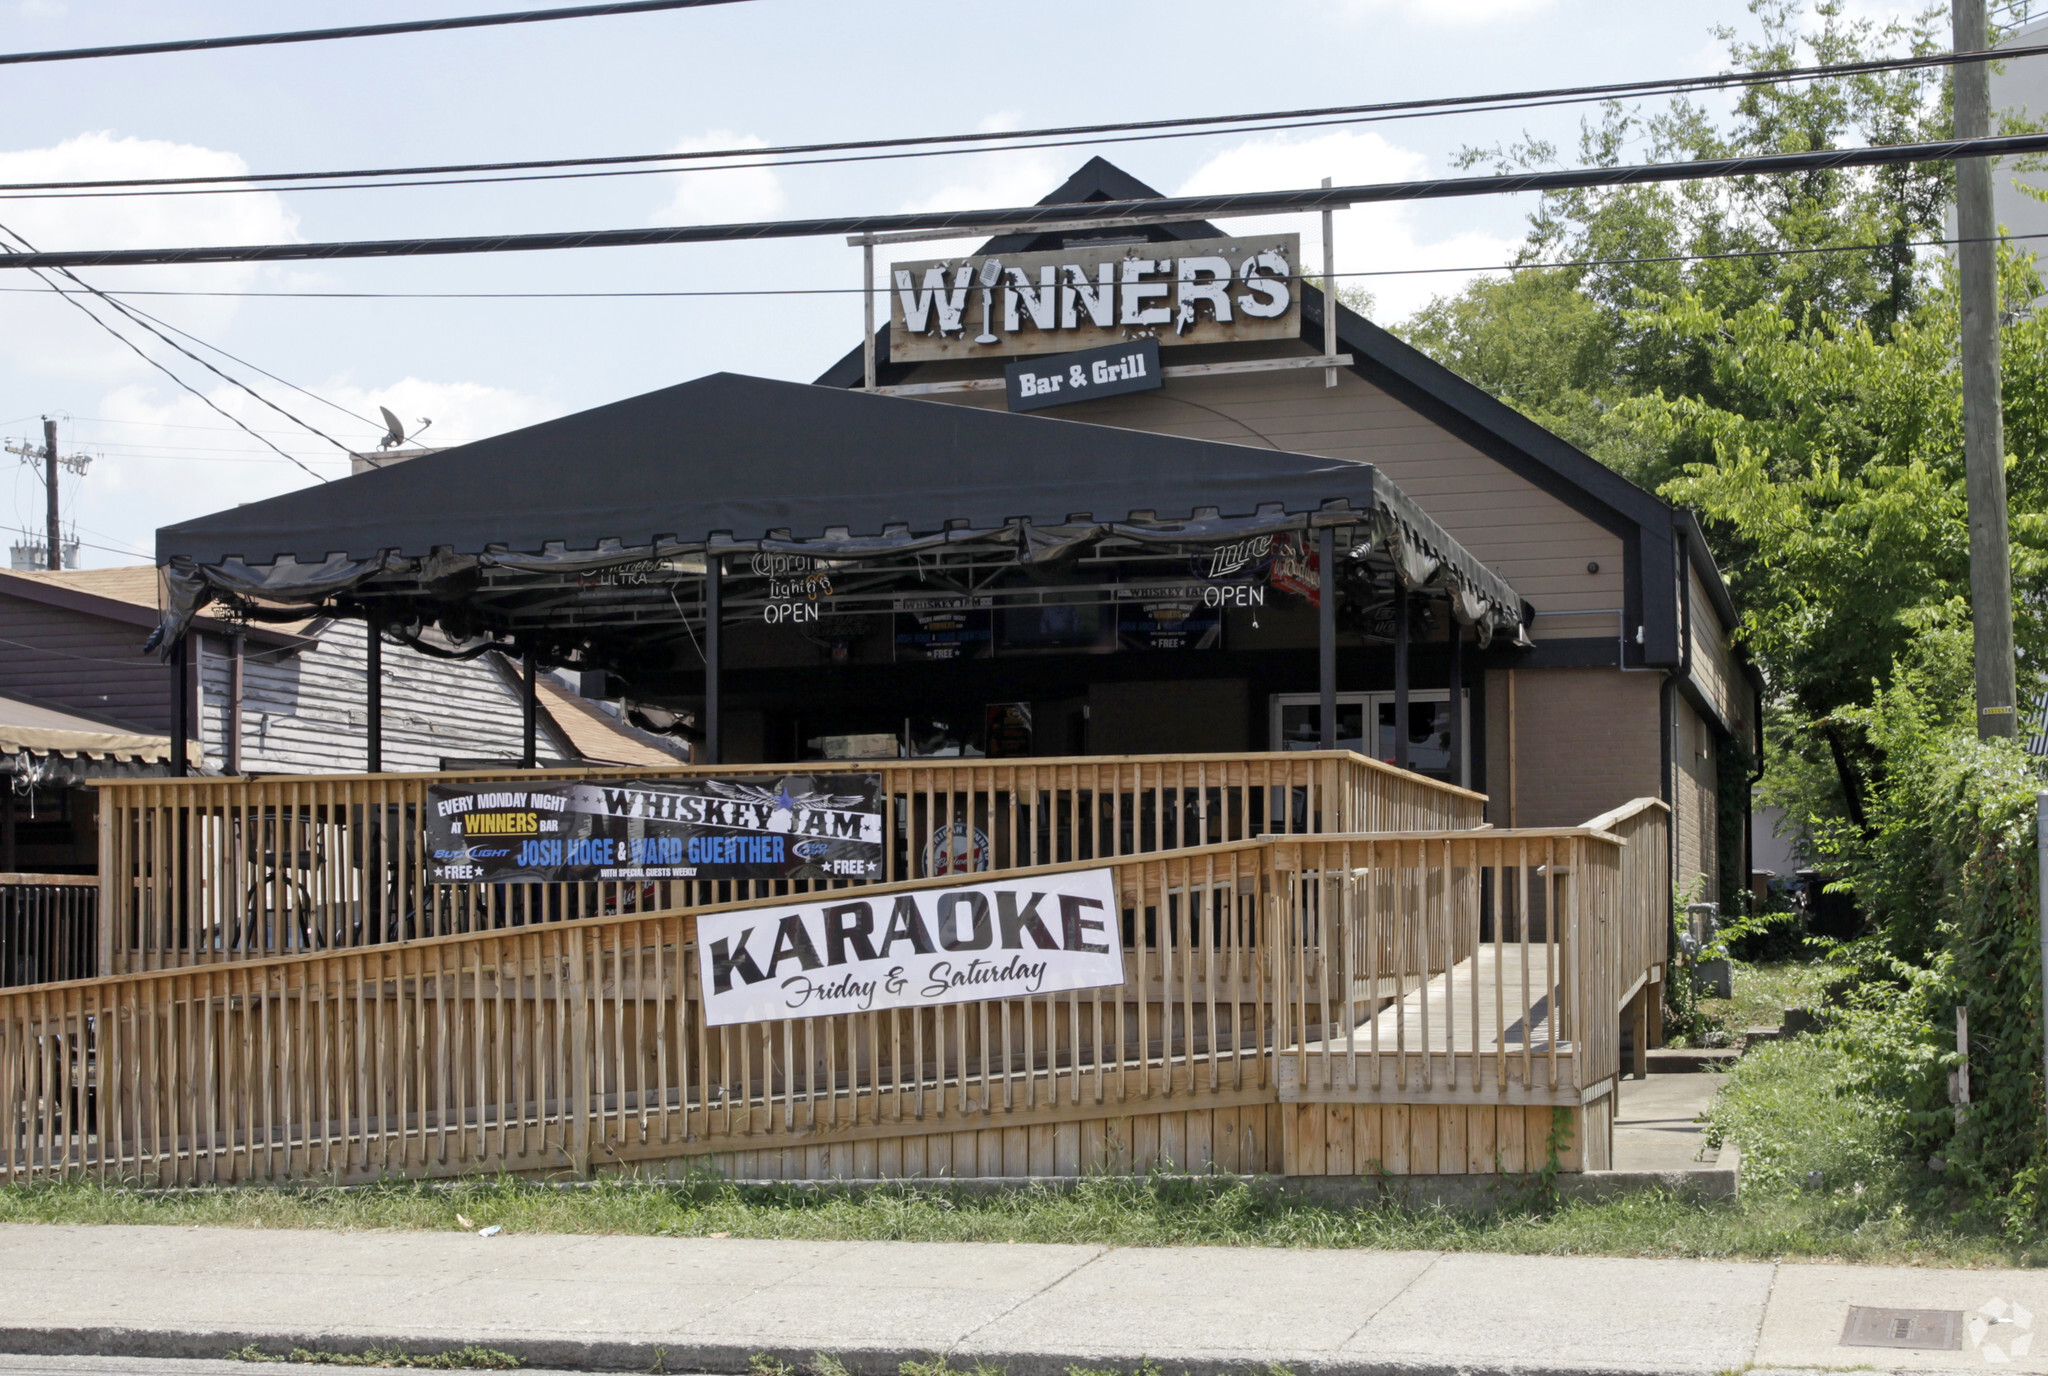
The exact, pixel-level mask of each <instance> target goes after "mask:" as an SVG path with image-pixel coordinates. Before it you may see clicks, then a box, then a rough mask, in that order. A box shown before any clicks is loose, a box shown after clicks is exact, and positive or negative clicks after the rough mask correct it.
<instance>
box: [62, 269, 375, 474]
mask: <svg viewBox="0 0 2048 1376" xmlns="http://www.w3.org/2000/svg"><path fill="white" fill-rule="evenodd" d="M65 275H66V276H70V274H69V273H66V274H65ZM72 280H73V281H74V282H75V281H77V280H78V279H77V278H75V277H73V278H72ZM123 294H124V295H125V293H123ZM108 299H109V300H112V299H113V298H112V297H108ZM126 309H127V311H128V312H129V313H130V314H131V315H137V316H140V317H142V319H144V320H149V321H154V322H155V323H156V324H159V325H161V326H163V327H164V328H165V329H167V330H169V331H170V332H171V333H172V334H175V335H180V336H182V337H183V338H186V339H189V340H191V341H192V342H193V343H194V344H197V345H198V346H199V347H200V348H202V349H210V350H212V351H213V352H214V353H217V354H219V355H220V356H221V357H222V358H225V359H227V360H229V361H230V362H233V363H239V364H241V365H242V366H243V367H244V368H247V369H249V370H250V371H251V372H255V373H261V374H263V376H265V377H267V378H269V379H270V380H271V381H272V382H275V383H277V384H278V385H279V386H280V387H289V388H291V389H292V390H293V391H294V392H297V393H298V394H299V395H300V396H304V397H311V398H312V399H313V400H314V401H317V402H319V403H320V404H321V405H322V406H328V407H332V408H333V409H334V410H336V411H339V412H341V413H342V414H343V415H344V416H347V417H349V418H350V419H351V420H359V421H361V422H362V423H363V424H365V425H369V426H374V427H376V428H378V429H382V428H383V425H382V423H381V422H378V421H374V420H371V419H370V418H369V417H368V416H365V415H360V414H358V413H356V412H354V411H351V410H349V409H348V408H347V407H346V406H343V405H342V404H341V403H340V402H338V401H329V400H328V399H327V398H326V397H323V396H321V395H320V394H319V393H318V392H310V391H307V390H306V389H305V388H304V387H301V386H299V384H298V383H296V382H292V381H289V380H287V379H285V378H281V377H279V376H278V375H277V374H276V373H273V372H271V371H270V370H269V369H268V368H264V367H260V366H258V365H257V364H254V363H251V362H250V361H249V360H248V359H246V358H238V357H236V356H235V355H234V354H231V353H229V352H228V351H227V350H226V349H223V348H222V347H221V346H220V345H218V344H209V343H208V342H207V341H205V340H204V339H201V338H200V337H199V336H198V335H196V334H193V333H191V332H190V331H188V330H181V329H179V328H178V327H177V326H176V325H173V324H172V323H171V322H170V321H168V320H161V319H158V318H157V317H156V316H154V315H151V314H150V313H149V312H148V311H145V310H143V309H142V308H141V307H140V306H128V307H126ZM201 362H202V363H203V362H204V360H201ZM214 371H215V372H216V373H219V370H218V369H215V370H214ZM223 376H224V374H223ZM266 404H267V403H266ZM271 409H272V410H277V408H276V407H272V408H271ZM279 414H283V413H282V412H280V413H279ZM293 419H296V418H293ZM299 424H300V426H301V428H303V429H307V430H312V429H313V427H312V426H310V425H306V424H305V423H304V422H299ZM313 433H314V434H316V435H318V434H320V432H319V431H317V430H314V431H313ZM321 438H322V439H326V438H327V437H326V436H325V435H321ZM329 443H334V444H339V443H340V442H339V441H338V440H330V441H329ZM342 448H343V450H344V451H345V452H346V451H347V446H346V445H343V446H342Z"/></svg>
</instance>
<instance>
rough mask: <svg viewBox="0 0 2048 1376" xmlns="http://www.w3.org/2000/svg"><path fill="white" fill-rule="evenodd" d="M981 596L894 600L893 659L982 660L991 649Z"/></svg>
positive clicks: (988, 615) (990, 624)
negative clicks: (894, 647)
mask: <svg viewBox="0 0 2048 1376" xmlns="http://www.w3.org/2000/svg"><path fill="white" fill-rule="evenodd" d="M989 606H990V603H989V599H987V598H985V597H904V598H898V599H897V601H896V658H897V659H899V660H910V661H913V662H920V663H931V662H934V661H941V660H949V659H986V658H988V656H989V655H990V653H991V652H992V651H993V650H994V648H995V636H994V624H995V622H994V618H995V613H994V612H992V611H990V610H989Z"/></svg>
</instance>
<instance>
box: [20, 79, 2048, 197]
mask: <svg viewBox="0 0 2048 1376" xmlns="http://www.w3.org/2000/svg"><path fill="white" fill-rule="evenodd" d="M2042 55H2048V44H2036V45H2030V46H2023V47H2013V48H2008V49H2004V50H2002V51H1999V52H1995V53H1981V52H1978V53H1930V54H1925V55H1921V56H1914V57H1898V58H1873V59H1871V60H1869V61H1866V62H1847V63H1836V64H1832V65H1827V64H1823V65H1815V66H1806V67H1779V68H1773V69H1771V70H1768V71H1762V72H1725V73H1719V74H1715V75H1710V76H1690V77H1659V78H1655V79H1645V80H1638V81H1621V82H1610V83H1607V84H1604V85H1580V86H1553V87H1546V88H1539V89H1535V90H1526V91H1499V92H1494V93H1491V94H1486V95H1475V96H1438V97H1431V98H1427V99H1419V100H1394V101H1377V102H1373V103H1370V104H1364V105H1325V106H1314V107H1310V108H1307V109H1296V110H1266V111H1260V112H1254V113H1239V114H1223V115H1189V116H1181V117H1175V118H1169V119H1151V120H1125V121H1120V122H1115V123H1105V124H1067V125H1053V126H1049V127H1046V128H1040V129H1013V130H1008V131H988V130H981V131H976V132H972V133H953V134H927V135H920V136H915V137H912V136H905V137H900V138H887V139H853V140H844V141H840V142H833V143H793V144H783V145H779V146H776V147H770V148H719V149H694V150H688V151H673V152H665V153H628V154H616V155H609V156H601V157H582V158H536V159H526V160H523V161H517V162H473V163H440V164H428V165H424V166H413V167H381V168H380V167H370V168H347V169H341V170H330V171H325V172H256V173H243V174H240V175H231V174H223V175H217V176H207V177H143V178H116V179H109V180H98V181H66V182H10V183H0V192H28V191H88V190H102V189H109V188H120V187H185V186H208V185H219V184H232V188H233V189H239V190H247V189H251V188H261V187H263V186H267V185H275V184H277V183H282V182H323V181H347V180H360V179H365V178H387V177H443V176H467V175H468V174H478V173H493V172H534V171H546V170H549V169H557V168H571V167H619V166H627V165H632V164H644V163H684V162H720V163H721V164H726V163H729V161H730V160H731V159H736V158H749V159H757V160H759V159H774V158H792V157H796V156H798V155H804V154H820V153H862V152H872V151H876V150H887V149H901V148H916V147H921V146H933V147H936V146H943V145H960V144H1010V145H1014V146H1011V147H1004V148H999V149H997V150H996V151H1000V152H1019V151H1025V150H1027V149H1031V148H1041V147H1065V146H1071V145H1065V144H1040V143H1020V142H1018V141H1019V140H1035V139H1054V138H1062V139H1063V138H1072V137H1074V136H1077V135H1098V134H1129V133H1144V132H1148V131H1154V130H1174V129H1188V128H1193V127H1195V126H1233V125H1244V124H1265V125H1270V126H1271V127H1272V128H1274V129H1290V128H1300V127H1303V126H1302V125H1301V124H1298V123H1297V124H1280V123H1275V121H1281V120H1288V121H1329V122H1331V123H1333V124H1345V123H1354V122H1361V121H1359V120H1354V119H1351V118H1346V117H1352V116H1362V117H1376V118H1400V117H1414V116H1419V115H1427V114H1458V113H1489V114H1490V113H1496V112H1498V111H1502V110H1513V109H1523V108H1529V107H1530V106H1533V105H1539V104H1563V103H1579V102H1584V101H1593V100H1609V99H1613V98H1614V97H1616V96H1622V95H1636V96H1644V95H1677V94H1682V93H1684V92H1687V91H1694V90H1708V89H1717V88H1726V87H1731V86H1758V85H1770V84H1772V83H1775V82H1779V81H1807V80H1827V79H1832V78H1840V77H1848V76H1866V75H1873V74H1880V73H1884V72H1892V71H1904V70H1908V69H1913V68H1924V67H1940V66H1953V65H1955V64H1957V63H1968V62H1983V61H1992V60H2000V61H2002V60H2007V59H2013V58H2023V57H2035V56H2042ZM1217 132H1222V133H1260V132H1265V131H1263V130H1257V129H1250V130H1246V129H1234V128H1223V129H1220V130H1218V131H1217ZM1102 141H1103V142H1113V141H1119V140H1108V139H1105V140H1102ZM906 156H925V155H923V154H908V155H906ZM799 165H804V164H795V163H787V162H781V163H777V162H764V161H751V162H741V163H732V164H730V165H729V166H727V165H722V166H721V167H720V168H718V169H717V170H722V171H723V170H734V169H736V168H749V167H763V166H799ZM654 170H657V171H665V170H677V169H660V168H657V169H654ZM475 180H478V181H479V182H480V183H481V182H482V181H483V180H486V179H482V178H477V179H475ZM488 180H508V179H488ZM435 184H437V183H417V182H409V183H403V185H435ZM306 189H312V190H334V189H342V190H346V189H351V188H346V187H343V188H331V187H315V188H306Z"/></svg>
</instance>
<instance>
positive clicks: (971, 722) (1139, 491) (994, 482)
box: [158, 374, 1532, 783]
mask: <svg viewBox="0 0 2048 1376" xmlns="http://www.w3.org/2000/svg"><path fill="white" fill-rule="evenodd" d="M158 562H159V563H160V564H161V565H162V566H163V568H164V571H165V575H166V578H167V581H168V585H169V589H170V606H169V609H168V611H167V612H166V614H165V617H164V621H163V624H162V626H161V628H160V630H159V634H158V641H159V643H160V645H161V646H162V647H163V648H164V649H165V650H166V652H167V653H169V654H170V655H172V656H173V657H175V656H177V655H178V654H179V652H180V651H179V646H180V644H181V643H182V640H181V637H182V633H183V631H184V628H185V627H186V625H187V624H188V623H189V622H190V620H191V618H192V617H193V616H194V615H196V614H197V613H198V612H199V611H200V609H201V608H207V609H209V611H210V613H211V614H213V615H216V616H226V617H229V618H231V619H232V618H235V617H243V618H248V619H252V620H263V619H266V618H272V617H282V616H291V617H294V618H299V617H304V616H305V615H306V614H307V612H308V610H309V609H313V608H318V609H319V610H321V611H322V612H324V613H325V614H329V615H340V616H352V617H359V618H362V619H364V620H366V621H368V622H370V623H371V624H372V625H374V626H376V627H377V628H378V629H379V631H380V632H381V635H382V637H387V638H389V639H390V640H392V641H394V642H402V643H404V644H408V645H411V646H414V647H416V648H418V649H421V650H423V651H426V652H428V653H433V654H444V655H463V656H467V655H474V654H482V653H485V652H487V651H490V650H494V649H495V650H501V651H509V652H511V653H513V654H516V655H517V656H519V657H520V658H521V660H522V662H523V663H524V664H525V665H526V670H527V680H528V682H529V684H531V683H532V682H533V680H534V677H535V675H536V674H537V672H538V671H539V670H540V669H542V668H559V669H566V670H570V671H574V672H580V673H602V674H605V675H607V676H609V681H610V682H611V683H612V684H614V685H615V686H616V687H617V689H618V691H619V692H621V693H622V694H623V695H624V696H625V697H627V698H628V699H629V700H631V701H633V702H634V703H636V704H640V705H642V706H644V707H648V708H655V709H660V710H664V711H667V712H672V713H677V714H681V715H682V716H683V717H684V718H685V719H686V721H688V722H689V723H690V724H691V727H692V730H693V733H694V745H695V755H694V759H695V761H696V762H699V763H779V762H794V761H801V760H808V759H863V758H866V759H873V758H933V757H954V758H959V757H974V756H989V757H1003V756H1038V757H1044V756H1056V755H1081V754H1087V755H1103V754H1109V755H1119V754H1150V753H1160V752H1185V751H1202V750H1210V751H1218V750H1221V751H1233V752H1241V751H1245V750H1253V751H1257V750H1269V749H1280V750H1285V749H1318V748H1320V749H1333V748H1347V749H1356V750H1360V751H1361V752H1362V753H1366V754H1368V755H1372V756H1374V757H1377V758H1381V759H1385V760H1388V761H1390V762H1392V763H1395V764H1397V765H1401V766H1404V767H1415V768H1418V769H1421V770H1423V771H1424V772H1427V773H1430V774H1432V775H1433V776H1435V777H1437V778H1440V779H1443V780H1444V781H1446V782H1453V783H1460V782H1464V781H1465V780H1466V779H1467V777H1468V775H1469V754H1470V749H1471V741H1472V725H1471V710H1470V707H1469V706H1468V698H1467V694H1466V692H1465V685H1466V683H1467V681H1468V678H1470V677H1471V669H1470V666H1468V664H1467V663H1466V660H1467V652H1468V650H1474V651H1476V650H1484V649H1486V648H1487V647H1488V646H1490V645H1493V644H1495V643H1496V642H1497V641H1498V642H1501V643H1509V644H1512V643H1520V642H1522V641H1523V640H1524V637H1525V633H1526V626H1527V624H1528V621H1529V618H1530V616H1531V615H1532V610H1531V609H1530V608H1529V607H1527V606H1526V604H1525V603H1524V602H1523V600H1522V599H1521V597H1520V596H1518V595H1517V594H1516V593H1515V591H1514V590H1513V589H1512V588H1511V587H1510V586H1509V585H1508V584H1507V583H1506V581H1505V580H1503V579H1502V578H1501V577H1499V576H1498V575H1497V574H1495V573H1494V572H1493V571H1492V570H1490V569H1488V568H1487V567H1486V566H1485V565H1484V564H1482V563H1481V562H1480V561H1479V560H1478V559H1476V558H1475V557H1473V556H1472V555H1471V554H1470V553H1469V552H1468V551H1467V550H1465V549H1464V548H1463V547H1462V546H1460V545H1459V544H1458V542H1457V541H1455V540H1454V539H1452V538H1451V537H1450V536H1449V535H1448V534H1446V532H1445V531H1444V530H1443V528H1442V527H1441V526H1439V525H1438V524H1437V523H1436V522H1435V521H1434V520H1432V519H1431V518H1430V516H1429V515H1428V514H1427V513H1426V512H1425V511H1423V510H1422V509H1421V507H1420V506H1418V505H1417V504H1416V503H1414V502H1413V501H1411V500H1409V499H1408V498H1407V497H1406V496H1405V495H1404V494H1403V493H1402V492H1401V491H1400V490H1399V489H1398V488H1396V487H1395V486H1394V485H1393V484H1392V483H1390V482H1389V481H1388V480H1387V479H1386V478H1385V476H1384V475H1383V474H1381V473H1379V472H1377V471H1376V470H1375V469H1374V468H1373V467H1371V466H1370V465H1367V464H1360V463H1354V462H1347V461H1343V460H1333V459H1326V458H1315V457H1311V456H1306V455H1299V454H1289V453H1284V452H1277V451H1273V450H1262V449H1258V448H1254V447H1250V446H1246V445H1237V444H1223V443H1217V442H1214V441H1207V440H1195V439H1186V438H1180V437H1173V436H1164V435H1156V434H1148V433H1143V432H1138V431H1126V430H1117V429H1111V428H1108V427H1104V426H1096V425H1085V424H1076V423H1073V422H1068V421H1061V420H1054V419H1045V418H1041V417H1036V416H1024V415H1009V414H1005V413H1000V412H988V411H974V410H963V409H961V408H957V407H948V406H944V405H940V404H937V403H933V402H926V401H918V400H912V399H907V398H900V397H887V396H871V395H864V394H856V393H848V392H845V391H840V390H837V389H832V388H826V387H815V386H803V385H797V384H791V383H782V382H773V381H767V380H763V379H759V378H750V377H742V376H737V375H732V374H718V375H714V376H711V377H707V378H702V379H699V380H697V381H695V382H691V383H686V384H684V385H682V386H679V387H673V388H669V389H666V390H664V391H661V392H655V393H650V394H648V395H646V396H642V397H636V398H632V399H629V400H626V401H622V402H618V403H615V404H613V405H610V406H604V407H600V408H598V409H596V410H594V411H590V412H586V413H583V414H581V415H577V416H570V417H566V418H564V419H562V420H559V421H552V422H548V423H546V424H543V425H538V426H532V427H529V428H527V429H525V430H520V431H516V432H513V433H511V434H508V435H503V436H499V437H497V438H495V439H490V440H485V441H481V442H479V443H476V444H471V445H466V446H463V447H462V448H459V449H455V450H450V451H444V452H442V453H439V454H435V455H432V456H429V457H425V458H421V459H415V460H412V461H409V462H407V463H404V464H401V465H395V466H392V467H389V468H385V469H380V470H377V471H372V472H367V473H363V474H359V475H357V476H355V477H352V478H349V479H347V480H345V481H342V482H337V483H334V484H330V485H328V486H326V487H323V488H317V489H308V490H305V491H301V492H296V493H292V494H289V495H286V496H283V497H278V498H274V499H271V500H269V501H264V502H257V503H252V504H250V505H247V506H242V507H237V508H234V509H233V510H230V511H225V512H221V513H219V514H217V515H214V516H210V517H206V518H204V519H202V520H198V521H192V522H187V523H185V524H182V525H178V526H173V527H169V528H166V529H165V530H163V531H160V532H159V537H158ZM1474 658H1476V656H1474ZM1362 689H1364V690H1372V691H1374V692H1377V693H1378V694H1379V698H1380V699H1381V700H1378V701H1368V700H1366V699H1365V698H1364V697H1363V696H1362V695H1361V694H1360V691H1359V690H1362ZM378 692H379V684H378V682H377V679H376V676H375V675H374V674H373V675H372V678H371V681H370V683H369V685H368V694H367V695H368V696H369V697H370V699H371V701H370V703H369V706H370V708H371V711H370V716H369V720H370V730H371V732H372V755H373V757H374V755H375V740H376V735H375V733H376V732H377V731H378V730H379V717H380V708H379V704H378V701H377V697H378ZM1454 704H1455V705H1454ZM1368 717H1371V718H1372V720H1370V721H1368ZM530 742H531V733H530V732H529V743H530ZM531 758H532V756H531V752H530V748H529V755H528V759H529V762H530V761H531Z"/></svg>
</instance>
